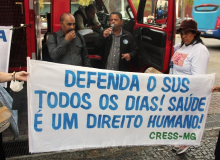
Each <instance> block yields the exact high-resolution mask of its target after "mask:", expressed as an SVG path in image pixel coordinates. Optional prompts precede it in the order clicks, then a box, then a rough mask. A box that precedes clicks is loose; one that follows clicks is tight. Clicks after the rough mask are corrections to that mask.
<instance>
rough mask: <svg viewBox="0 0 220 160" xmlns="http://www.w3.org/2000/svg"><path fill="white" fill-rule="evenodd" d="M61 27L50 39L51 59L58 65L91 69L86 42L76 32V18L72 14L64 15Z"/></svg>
mask: <svg viewBox="0 0 220 160" xmlns="http://www.w3.org/2000/svg"><path fill="white" fill-rule="evenodd" d="M60 25H61V29H60V30H59V31H58V32H56V33H55V35H54V34H50V36H49V37H48V42H47V44H48V50H49V55H50V57H51V58H52V59H53V61H54V62H57V63H63V64H70V65H77V66H86V67H90V66H91V65H90V60H89V54H88V51H87V47H86V43H85V40H84V38H83V36H82V35H80V34H79V33H78V32H77V31H75V18H74V16H73V15H72V14H71V13H63V14H62V15H61V17H60Z"/></svg>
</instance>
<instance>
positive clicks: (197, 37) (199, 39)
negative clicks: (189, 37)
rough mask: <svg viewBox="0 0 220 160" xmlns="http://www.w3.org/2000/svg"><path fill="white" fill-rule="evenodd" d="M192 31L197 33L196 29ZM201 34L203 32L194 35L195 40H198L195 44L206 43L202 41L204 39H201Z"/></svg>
mask: <svg viewBox="0 0 220 160" xmlns="http://www.w3.org/2000/svg"><path fill="white" fill-rule="evenodd" d="M192 32H193V33H196V32H195V31H192ZM200 34H201V33H197V34H196V35H195V37H194V40H195V41H196V43H195V44H197V43H202V44H204V43H203V41H202V39H201V37H200Z"/></svg>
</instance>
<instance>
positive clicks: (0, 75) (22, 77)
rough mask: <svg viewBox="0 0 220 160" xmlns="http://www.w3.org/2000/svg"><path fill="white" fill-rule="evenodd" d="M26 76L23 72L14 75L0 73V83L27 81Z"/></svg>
mask: <svg viewBox="0 0 220 160" xmlns="http://www.w3.org/2000/svg"><path fill="white" fill-rule="evenodd" d="M27 76H28V73H27V72H25V71H20V72H16V73H14V75H13V73H5V72H0V83H2V82H8V81H11V80H14V79H15V80H21V81H27Z"/></svg>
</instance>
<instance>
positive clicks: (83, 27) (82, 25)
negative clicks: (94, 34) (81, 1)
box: [75, 14, 92, 30]
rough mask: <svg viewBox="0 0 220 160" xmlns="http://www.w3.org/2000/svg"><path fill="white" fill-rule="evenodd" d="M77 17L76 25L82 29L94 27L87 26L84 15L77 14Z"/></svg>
mask: <svg viewBox="0 0 220 160" xmlns="http://www.w3.org/2000/svg"><path fill="white" fill-rule="evenodd" d="M75 19H76V22H77V23H76V25H77V27H78V28H79V29H80V30H81V29H92V26H90V27H85V26H84V23H83V17H82V16H81V15H80V14H77V15H76V16H75Z"/></svg>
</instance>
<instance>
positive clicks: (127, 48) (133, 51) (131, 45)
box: [96, 29, 138, 71]
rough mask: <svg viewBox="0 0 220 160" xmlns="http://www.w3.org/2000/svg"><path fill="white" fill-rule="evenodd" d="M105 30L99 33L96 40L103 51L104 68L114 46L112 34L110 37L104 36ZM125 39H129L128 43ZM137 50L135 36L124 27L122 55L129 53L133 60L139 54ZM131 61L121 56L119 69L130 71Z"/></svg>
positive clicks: (98, 47) (121, 42) (121, 41)
mask: <svg viewBox="0 0 220 160" xmlns="http://www.w3.org/2000/svg"><path fill="white" fill-rule="evenodd" d="M103 32H104V30H103V31H102V32H101V33H100V35H99V39H98V41H97V42H96V47H97V49H98V50H99V51H101V53H102V54H101V57H102V68H103V69H106V65H107V60H108V56H109V52H110V49H111V46H112V36H111V35H110V36H109V37H107V38H104V36H103ZM124 40H127V41H128V43H127V44H126V43H124V42H125V41H124ZM137 50H138V47H137V45H136V42H135V41H134V38H133V36H132V35H131V34H130V33H129V32H127V31H125V30H124V29H122V37H121V38H120V57H122V54H124V53H129V54H130V57H131V60H130V61H132V60H133V59H134V58H135V57H136V56H137ZM130 61H126V60H125V59H121V58H120V60H119V71H129V66H130Z"/></svg>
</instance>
